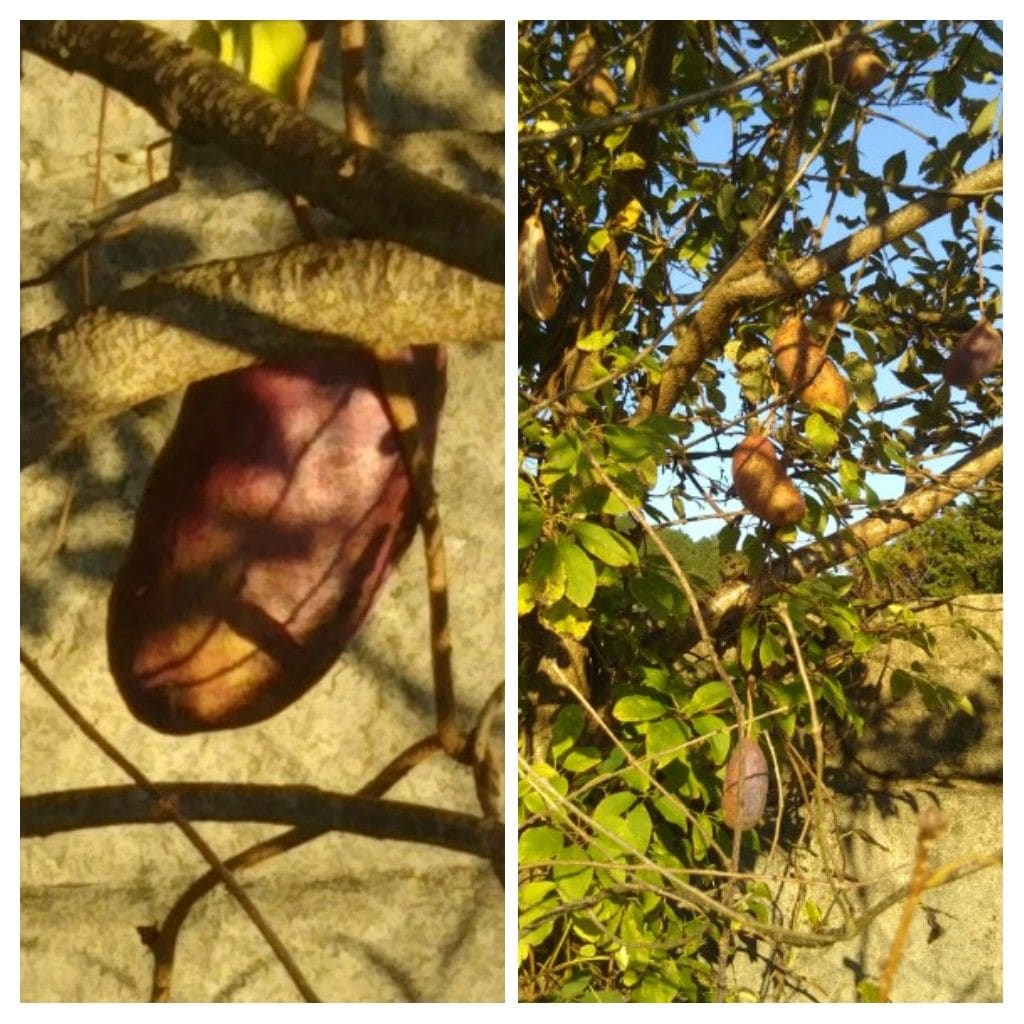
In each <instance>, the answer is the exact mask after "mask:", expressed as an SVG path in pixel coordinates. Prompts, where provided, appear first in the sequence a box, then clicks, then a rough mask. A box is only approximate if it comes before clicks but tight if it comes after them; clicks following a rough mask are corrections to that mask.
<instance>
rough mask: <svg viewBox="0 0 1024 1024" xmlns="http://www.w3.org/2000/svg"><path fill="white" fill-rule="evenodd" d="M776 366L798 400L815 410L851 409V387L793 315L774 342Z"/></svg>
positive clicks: (783, 324)
mask: <svg viewBox="0 0 1024 1024" xmlns="http://www.w3.org/2000/svg"><path fill="white" fill-rule="evenodd" d="M772 351H773V352H774V354H775V365H776V366H778V368H779V371H780V372H781V373H782V376H783V377H785V379H786V382H787V383H788V384H789V386H790V388H791V389H792V390H793V391H794V392H795V393H796V396H797V398H799V399H800V401H801V402H803V403H805V404H806V405H810V406H812V407H814V408H820V407H822V406H825V407H828V408H830V409H834V410H837V411H838V412H839V413H840V414H841V415H842V414H845V413H846V410H847V409H848V408H849V407H850V387H849V385H848V384H847V383H846V378H845V377H844V376H843V375H842V374H841V373H840V372H839V370H838V368H837V367H836V364H835V363H834V362H832V360H831V359H829V357H828V355H827V354H826V352H825V349H824V348H823V347H822V346H821V345H819V344H818V343H817V342H816V341H815V340H814V336H813V335H812V334H811V332H810V331H809V330H808V328H807V325H806V324H805V323H804V322H803V319H802V318H801V317H800V316H798V315H795V316H790V317H787V318H786V319H785V320H783V321H782V323H781V324H779V326H778V329H777V330H776V331H775V337H774V338H773V339H772Z"/></svg>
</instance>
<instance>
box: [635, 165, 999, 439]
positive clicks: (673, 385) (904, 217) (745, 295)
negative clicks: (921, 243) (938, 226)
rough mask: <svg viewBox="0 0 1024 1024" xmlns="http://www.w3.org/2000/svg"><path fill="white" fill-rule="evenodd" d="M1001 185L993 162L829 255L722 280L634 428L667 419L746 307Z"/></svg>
mask: <svg viewBox="0 0 1024 1024" xmlns="http://www.w3.org/2000/svg"><path fill="white" fill-rule="evenodd" d="M1002 184H1003V162H1002V160H995V161H993V162H992V163H990V164H986V165H985V166H984V167H981V168H979V169H978V170H977V171H973V172H972V173H970V174H966V175H964V177H962V178H961V179H960V180H959V181H958V182H956V184H954V185H953V186H951V187H950V189H949V190H948V191H946V192H942V193H935V194H932V195H929V196H926V197H925V198H924V199H920V200H918V201H917V202H914V203H908V204H907V205H906V206H904V207H902V208H900V209H899V210H896V211H895V212H894V213H892V214H890V216H888V217H886V218H885V219H884V220H882V221H880V222H879V223H878V224H871V225H869V226H868V227H866V228H862V229H861V230H859V231H856V232H854V233H853V234H852V235H849V236H848V237H846V238H844V239H842V240H841V241H839V242H836V243H835V244H834V245H831V246H829V247H828V248H827V249H825V250H823V251H822V252H820V253H816V254H815V255H813V256H809V257H807V258H806V259H802V260H797V261H795V262H793V263H791V264H787V265H786V266H768V265H765V264H762V266H761V268H760V269H759V270H755V271H754V272H752V273H747V274H744V275H743V276H742V277H736V276H734V275H732V274H726V275H724V276H723V277H722V278H721V279H720V280H718V281H716V282H714V283H713V284H712V285H711V286H710V288H709V289H708V291H707V293H706V294H705V296H704V298H703V300H702V304H701V307H700V309H698V310H697V312H696V314H695V315H694V316H693V318H692V319H691V320H690V322H689V323H687V324H685V325H683V326H682V327H680V328H679V330H678V332H677V335H676V337H677V340H678V344H677V345H676V347H675V348H674V349H673V350H672V352H670V353H669V355H668V358H667V359H666V360H665V364H664V369H663V373H662V377H661V382H660V384H659V385H658V387H657V388H656V389H654V390H652V391H650V392H648V393H647V394H645V395H644V397H643V399H642V400H641V403H640V407H639V409H638V412H637V414H636V416H635V417H634V422H639V421H641V420H644V419H646V418H647V417H648V416H650V415H652V414H653V413H658V414H660V415H666V416H667V415H669V414H670V413H671V411H672V409H673V408H674V407H675V404H676V402H678V401H679V398H680V396H681V395H682V393H683V391H684V389H685V388H686V386H687V385H688V384H689V382H690V380H691V379H692V377H693V374H694V373H695V372H696V371H697V368H698V367H699V366H700V365H701V364H702V363H703V362H704V360H705V359H707V358H708V356H709V355H710V354H711V352H712V351H713V349H714V347H715V346H717V345H720V344H722V343H724V342H725V340H726V337H725V332H726V328H727V327H728V324H729V323H730V321H731V317H732V314H733V312H734V311H735V310H737V309H739V308H740V307H741V306H743V305H744V304H745V303H748V302H766V301H770V300H772V299H781V298H785V297H787V296H790V295H796V294H799V293H801V292H805V291H807V289H808V288H810V287H812V286H813V285H814V284H817V282H819V281H823V280H824V279H825V278H826V277H828V276H830V275H831V274H835V273H837V272H838V271H839V270H842V269H843V268H844V267H849V266H851V265H852V264H854V263H857V262H858V261H859V260H862V259H864V257H865V256H869V255H870V254H871V253H873V252H877V251H878V250H879V249H881V248H882V247H883V246H886V245H889V244H890V243H892V242H893V241H895V240H896V239H897V238H901V237H902V236H904V235H907V234H909V233H910V232H911V231H916V230H917V229H918V228H920V227H922V226H923V225H924V224H927V223H928V222H929V221H933V220H937V219H938V218H939V217H941V216H943V215H944V214H947V213H950V212H951V211H952V210H955V209H957V208H959V207H961V206H964V205H965V204H966V203H969V202H971V200H972V198H974V197H976V196H977V195H979V194H980V193H987V192H991V191H994V190H998V189H1000V188H1001V187H1002Z"/></svg>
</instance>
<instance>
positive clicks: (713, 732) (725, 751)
mask: <svg viewBox="0 0 1024 1024" xmlns="http://www.w3.org/2000/svg"><path fill="white" fill-rule="evenodd" d="M690 724H691V725H692V726H693V727H694V729H695V730H696V731H697V734H698V735H700V736H703V737H704V738H705V739H706V740H707V743H708V756H709V757H710V759H711V762H712V764H716V765H719V764H725V761H726V758H728V756H729V744H730V739H729V735H730V734H729V726H728V725H727V724H726V723H725V721H723V720H722V719H721V718H719V717H718V716H717V715H699V716H698V717H696V718H694V719H692V720H691V722H690Z"/></svg>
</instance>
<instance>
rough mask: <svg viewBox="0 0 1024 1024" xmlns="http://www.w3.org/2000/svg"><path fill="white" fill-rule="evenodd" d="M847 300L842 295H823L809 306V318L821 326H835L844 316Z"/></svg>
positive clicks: (847, 304) (847, 305)
mask: <svg viewBox="0 0 1024 1024" xmlns="http://www.w3.org/2000/svg"><path fill="white" fill-rule="evenodd" d="M849 305H850V302H849V299H846V298H844V297H843V296H842V295H825V296H823V297H822V298H820V299H818V301H817V302H816V303H815V304H814V305H813V306H811V316H812V317H813V318H814V319H815V320H817V321H818V323H821V324H829V325H831V324H837V323H839V321H840V320H842V319H843V317H844V316H845V315H846V311H847V309H848V308H849Z"/></svg>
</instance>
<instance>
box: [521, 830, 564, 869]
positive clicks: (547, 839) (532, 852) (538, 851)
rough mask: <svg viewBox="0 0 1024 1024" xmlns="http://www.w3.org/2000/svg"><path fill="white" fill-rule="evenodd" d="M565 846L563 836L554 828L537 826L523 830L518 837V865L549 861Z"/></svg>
mask: <svg viewBox="0 0 1024 1024" xmlns="http://www.w3.org/2000/svg"><path fill="white" fill-rule="evenodd" d="M564 845H565V836H563V835H562V833H561V832H559V831H558V829H556V828H551V827H549V826H548V825H538V826H536V827H535V828H528V829H524V830H523V832H522V834H521V835H520V836H519V863H520V864H536V863H537V862H538V861H542V860H551V859H552V858H553V857H556V856H557V855H558V853H559V851H560V850H561V849H562V847H563V846H564Z"/></svg>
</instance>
